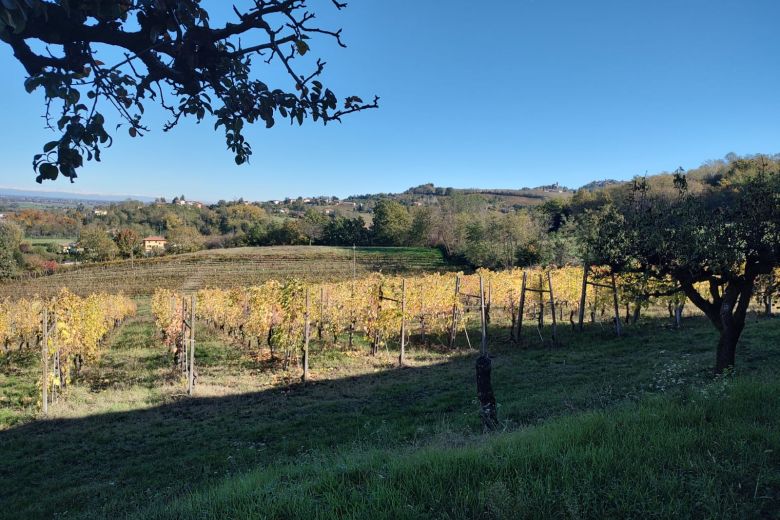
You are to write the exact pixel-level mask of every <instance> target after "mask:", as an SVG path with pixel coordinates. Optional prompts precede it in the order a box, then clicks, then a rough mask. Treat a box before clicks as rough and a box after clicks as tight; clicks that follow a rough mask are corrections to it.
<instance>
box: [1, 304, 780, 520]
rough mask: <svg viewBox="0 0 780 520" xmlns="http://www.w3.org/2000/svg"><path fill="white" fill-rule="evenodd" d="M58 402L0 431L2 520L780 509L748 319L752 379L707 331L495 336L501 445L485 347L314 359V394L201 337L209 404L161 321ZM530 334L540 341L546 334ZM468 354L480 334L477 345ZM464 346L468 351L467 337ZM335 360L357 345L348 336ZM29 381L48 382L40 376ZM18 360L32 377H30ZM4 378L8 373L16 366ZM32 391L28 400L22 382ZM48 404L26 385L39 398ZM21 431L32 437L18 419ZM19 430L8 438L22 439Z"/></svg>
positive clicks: (775, 445)
mask: <svg viewBox="0 0 780 520" xmlns="http://www.w3.org/2000/svg"><path fill="white" fill-rule="evenodd" d="M139 311H140V312H139V316H138V317H137V318H135V319H133V320H131V321H129V322H127V323H126V324H124V325H123V327H122V329H121V330H119V331H118V333H117V334H116V335H115V336H114V338H113V345H112V348H111V349H110V350H109V351H108V352H107V353H106V354H105V355H104V357H103V358H102V360H101V362H100V363H99V364H98V365H97V366H95V367H92V368H91V369H89V370H87V372H86V373H85V374H84V378H83V380H82V381H81V382H80V383H79V384H78V385H76V386H74V387H73V388H71V390H70V391H69V393H68V395H67V396H66V398H65V399H64V400H62V401H61V402H60V403H58V404H56V405H55V406H54V407H53V409H52V413H51V418H50V419H48V420H39V421H34V422H29V415H27V416H24V415H20V416H19V417H18V418H17V419H16V420H15V421H13V422H14V424H13V425H11V424H9V423H6V427H7V429H6V430H4V431H0V501H1V502H2V503H3V505H4V511H3V514H4V515H5V516H7V517H9V518H52V517H62V518H105V517H112V516H131V517H138V518H147V517H149V518H367V517H377V518H428V517H432V518H517V517H527V518H535V517H540V516H551V517H573V518H604V517H642V518H646V517H657V518H679V517H699V518H713V517H721V518H736V517H740V518H747V517H764V518H772V517H773V515H775V516H776V514H777V513H778V512H779V511H780V506H779V505H778V500H780V496H779V495H778V490H780V469H779V468H780V459H779V458H778V455H779V454H780V439H778V431H780V424H778V421H779V420H780V393H778V390H780V387H779V386H778V384H777V382H776V380H775V379H774V378H775V377H776V373H777V369H778V367H780V320H760V321H757V322H754V323H750V324H749V326H748V328H747V330H746V331H745V334H744V338H743V340H742V342H741V345H740V352H739V357H738V363H739V370H738V371H739V374H738V376H737V377H736V378H735V379H733V380H732V379H728V380H720V381H716V382H713V381H712V377H711V366H712V363H713V358H714V343H715V339H716V337H715V334H714V331H713V330H712V328H711V326H710V325H708V324H707V323H706V322H704V321H703V320H700V319H697V318H692V319H689V320H686V321H685V327H684V329H683V330H673V329H670V328H668V327H666V326H664V324H663V323H662V322H660V321H652V320H651V321H648V322H645V323H643V324H642V325H641V326H636V327H629V328H628V330H627V335H626V337H624V338H622V339H618V338H614V337H613V336H612V334H611V332H610V331H609V330H607V329H601V328H599V327H595V328H591V329H589V330H587V331H586V332H585V333H584V334H582V335H575V334H573V333H572V332H571V331H570V330H569V329H568V328H564V327H561V336H562V345H561V346H560V347H557V348H554V349H552V348H549V347H546V346H545V347H543V346H541V345H539V343H538V341H536V340H534V339H529V340H528V342H527V344H526V346H525V348H519V347H517V346H514V345H511V344H509V343H508V342H507V341H506V336H507V331H506V328H505V327H499V326H496V327H493V328H492V329H491V344H490V346H491V352H492V354H493V362H494V372H493V383H494V387H495V391H496V396H497V399H498V402H499V417H500V419H501V421H502V429H501V432H499V433H496V434H483V433H482V429H481V425H480V422H479V419H478V415H477V403H476V400H475V385H474V361H475V358H476V352H475V351H472V350H469V349H468V348H467V347H466V345H465V339H464V338H463V337H461V338H459V349H458V350H456V351H455V352H447V351H446V349H443V348H440V347H437V346H435V342H434V345H433V346H430V347H428V346H420V345H416V346H414V345H413V346H412V348H411V349H410V352H409V355H408V358H409V364H410V367H408V368H404V369H397V368H395V357H396V355H397V351H396V348H397V347H396V346H395V345H392V344H391V345H389V346H388V349H387V350H383V351H381V352H380V355H378V356H376V357H372V356H370V355H368V351H367V347H366V346H365V345H364V344H359V345H358V346H357V348H356V349H355V350H353V351H349V350H347V349H345V348H343V347H336V346H333V345H325V344H319V343H315V345H314V346H313V348H312V351H313V355H312V360H311V366H312V376H313V380H314V381H313V382H312V383H309V384H306V385H302V384H300V382H299V375H300V370H299V368H298V367H297V366H295V364H292V365H291V366H290V367H289V369H287V370H285V369H284V367H283V365H282V362H281V360H280V359H279V358H278V357H277V359H271V358H270V357H269V352H268V349H267V348H263V349H262V350H257V349H256V348H255V349H251V350H247V349H243V348H240V347H236V346H234V345H230V344H228V343H227V342H226V341H225V340H224V338H222V337H221V336H220V335H219V334H218V333H216V332H213V331H210V330H205V329H203V328H201V329H199V334H198V338H199V339H198V357H197V359H198V374H199V380H198V386H197V389H196V396H195V397H194V398H187V397H186V396H184V388H185V385H184V381H183V378H182V377H181V375H180V374H177V373H176V372H175V371H174V370H172V369H171V360H170V355H169V354H168V353H167V352H166V351H165V349H164V348H163V347H162V346H161V345H160V343H159V340H158V338H157V337H156V334H155V331H154V329H153V325H152V322H151V318H150V317H149V315H148V307H147V306H146V303H145V300H142V301H141V306H140V309H139ZM532 332H533V333H535V331H534V330H532V329H530V328H529V330H527V331H526V334H525V336H526V337H527V338H533V336H532ZM471 334H472V336H471V339H472V341H474V340H475V333H474V332H473V331H472V332H471ZM461 336H462V334H461ZM341 343H342V344H343V343H344V339H343V338H342V341H341ZM29 363H30V366H28V367H27V368H24V369H23V370H22V372H21V373H20V375H19V377H20V378H22V375H23V374H24V373H25V372H24V370H29V374H34V373H36V370H37V369H36V368H35V367H33V366H32V365H33V364H34V359H30V360H29ZM22 364H23V363H22ZM4 370H5V369H4ZM28 384H29V383H28ZM32 385H33V387H34V383H32ZM24 421H27V422H25V423H24V424H19V423H20V422H24ZM9 426H10V427H9Z"/></svg>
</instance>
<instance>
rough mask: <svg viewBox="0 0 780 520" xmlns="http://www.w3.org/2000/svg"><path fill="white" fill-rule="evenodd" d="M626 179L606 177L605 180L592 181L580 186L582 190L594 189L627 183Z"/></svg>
mask: <svg viewBox="0 0 780 520" xmlns="http://www.w3.org/2000/svg"><path fill="white" fill-rule="evenodd" d="M625 183H626V181H616V180H615V179H604V180H603V181H591V182H589V183H588V184H585V185H583V186H581V187H580V189H581V190H587V191H594V190H600V189H602V188H606V187H607V186H614V185H617V184H625Z"/></svg>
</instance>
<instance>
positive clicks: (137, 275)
mask: <svg viewBox="0 0 780 520" xmlns="http://www.w3.org/2000/svg"><path fill="white" fill-rule="evenodd" d="M352 258H353V251H352V248H351V247H324V246H275V247H237V248H231V249H212V250H208V251H199V252H196V253H186V254H181V255H171V256H163V257H157V258H141V259H135V260H134V261H133V262H131V261H130V260H118V261H114V262H107V263H101V264H83V265H78V266H73V267H69V268H63V269H60V270H59V271H58V272H57V273H54V274H52V275H48V276H43V277H38V278H31V279H30V278H22V279H20V280H16V281H12V282H8V283H3V284H0V297H4V296H17V295H20V294H27V295H33V294H39V295H52V294H54V293H56V292H57V291H59V289H60V288H61V287H68V288H69V289H71V290H72V291H74V292H76V293H78V294H88V293H92V292H96V291H101V290H111V291H123V292H125V293H126V294H132V295H148V294H151V293H152V292H154V289H155V288H157V287H165V288H170V289H177V290H178V289H184V290H188V291H189V290H195V289H200V288H203V287H234V286H246V285H252V284H257V283H261V282H264V281H266V280H269V279H278V280H285V279H288V278H292V277H297V278H302V279H308V280H316V281H322V280H341V279H345V278H348V277H349V276H351V275H352V270H353V267H352ZM355 259H356V272H357V274H358V275H364V274H366V273H369V272H374V271H382V272H384V273H419V272H433V271H436V272H440V271H443V270H462V269H464V268H465V267H464V266H462V265H450V264H448V263H447V261H446V260H445V258H444V256H443V255H442V252H441V251H440V250H438V249H431V248H414V247H397V248H396V247H359V248H357V249H356V251H355ZM152 280H153V282H151V281H152Z"/></svg>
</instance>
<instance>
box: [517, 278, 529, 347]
mask: <svg viewBox="0 0 780 520" xmlns="http://www.w3.org/2000/svg"><path fill="white" fill-rule="evenodd" d="M527 280H528V273H527V272H525V271H523V283H522V284H521V285H520V301H519V303H518V304H517V334H515V340H516V341H517V342H518V343H520V340H521V338H522V335H523V313H524V312H525V285H526V282H527Z"/></svg>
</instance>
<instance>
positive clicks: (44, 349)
mask: <svg viewBox="0 0 780 520" xmlns="http://www.w3.org/2000/svg"><path fill="white" fill-rule="evenodd" d="M42 330H43V344H42V345H41V360H42V361H43V363H42V365H43V383H42V384H41V394H42V395H41V406H42V407H43V415H48V414H49V309H48V308H47V307H46V306H45V305H44V307H43V329H42Z"/></svg>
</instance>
